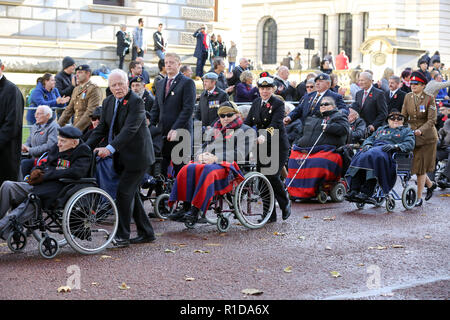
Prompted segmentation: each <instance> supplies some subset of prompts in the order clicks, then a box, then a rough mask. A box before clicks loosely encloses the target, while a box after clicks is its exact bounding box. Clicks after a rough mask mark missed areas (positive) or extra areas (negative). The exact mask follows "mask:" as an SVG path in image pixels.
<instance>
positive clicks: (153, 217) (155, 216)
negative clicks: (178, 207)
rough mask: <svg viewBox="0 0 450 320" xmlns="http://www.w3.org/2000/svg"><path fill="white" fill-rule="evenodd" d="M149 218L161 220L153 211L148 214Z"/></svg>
mask: <svg viewBox="0 0 450 320" xmlns="http://www.w3.org/2000/svg"><path fill="white" fill-rule="evenodd" d="M148 217H149V218H150V219H155V218H159V217H158V216H157V215H156V213H154V212H153V211H151V212H149V213H148Z"/></svg>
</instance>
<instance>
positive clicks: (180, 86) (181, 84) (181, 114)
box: [150, 73, 196, 137]
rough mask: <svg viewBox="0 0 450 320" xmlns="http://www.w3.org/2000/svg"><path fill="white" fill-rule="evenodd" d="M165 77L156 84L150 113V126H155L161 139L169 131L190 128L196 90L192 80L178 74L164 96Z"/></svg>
mask: <svg viewBox="0 0 450 320" xmlns="http://www.w3.org/2000/svg"><path fill="white" fill-rule="evenodd" d="M166 83H167V77H166V78H164V79H163V80H160V81H159V82H158V83H157V84H156V96H155V102H154V104H153V108H152V110H151V112H150V117H151V124H152V125H155V126H156V125H157V126H158V127H159V128H160V129H161V132H162V135H163V137H165V136H167V134H168V133H169V131H170V130H176V129H187V130H191V128H192V114H193V112H194V106H195V100H196V88H195V83H194V81H193V80H192V79H189V78H187V77H186V76H184V75H183V74H181V73H179V74H178V75H177V76H176V77H175V79H174V81H173V82H172V86H171V87H170V90H169V93H168V95H167V97H166V96H165V91H166Z"/></svg>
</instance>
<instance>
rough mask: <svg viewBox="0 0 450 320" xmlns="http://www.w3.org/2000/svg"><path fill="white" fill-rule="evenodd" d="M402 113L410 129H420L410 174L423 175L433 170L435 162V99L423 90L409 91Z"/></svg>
mask: <svg viewBox="0 0 450 320" xmlns="http://www.w3.org/2000/svg"><path fill="white" fill-rule="evenodd" d="M402 114H403V115H404V116H405V117H406V120H407V121H408V124H409V125H410V126H411V129H412V130H420V131H421V132H422V135H421V136H415V137H416V146H415V148H414V161H413V168H412V174H417V175H423V174H426V173H427V172H433V171H434V169H435V164H436V148H437V145H436V143H437V140H438V135H437V131H436V127H435V124H436V119H437V110H436V101H435V99H434V97H433V96H430V95H428V94H426V93H424V92H422V93H421V94H420V95H418V96H416V95H414V93H412V92H410V93H408V94H407V95H406V96H405V100H404V102H403V108H402Z"/></svg>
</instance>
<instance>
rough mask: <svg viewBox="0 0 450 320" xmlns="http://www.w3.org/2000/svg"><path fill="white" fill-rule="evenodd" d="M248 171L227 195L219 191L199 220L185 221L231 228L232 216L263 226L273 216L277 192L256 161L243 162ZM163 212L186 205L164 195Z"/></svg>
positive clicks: (189, 225)
mask: <svg viewBox="0 0 450 320" xmlns="http://www.w3.org/2000/svg"><path fill="white" fill-rule="evenodd" d="M239 168H240V169H241V171H242V172H243V173H245V175H244V180H243V181H242V182H241V183H239V184H238V185H235V186H233V189H232V191H231V192H229V193H227V194H224V195H215V196H214V197H213V199H212V201H211V203H210V205H209V207H208V209H207V210H206V212H201V215H200V218H199V220H198V221H197V223H195V224H192V223H191V222H185V226H186V228H188V229H193V228H195V225H196V224H211V225H216V226H217V229H218V231H219V232H227V231H228V230H229V229H230V227H231V225H232V219H237V220H238V221H239V222H240V223H241V224H242V225H243V226H244V227H246V228H248V229H259V228H262V227H263V226H264V225H265V224H266V223H267V221H268V220H269V218H270V215H271V213H272V210H273V208H274V205H275V195H274V192H273V188H272V185H271V184H270V182H269V180H268V179H267V178H266V177H265V176H264V175H263V174H261V173H260V172H257V171H256V165H255V164H253V163H250V162H246V163H243V164H239ZM163 196H164V197H163V202H161V203H160V205H161V207H162V208H163V210H162V211H160V212H163V214H162V216H163V217H164V218H165V219H167V216H168V215H169V214H171V213H172V212H174V211H175V210H180V208H181V207H182V205H181V204H180V203H178V202H177V203H176V204H174V205H173V207H172V208H170V207H169V205H168V202H169V198H170V194H164V195H163Z"/></svg>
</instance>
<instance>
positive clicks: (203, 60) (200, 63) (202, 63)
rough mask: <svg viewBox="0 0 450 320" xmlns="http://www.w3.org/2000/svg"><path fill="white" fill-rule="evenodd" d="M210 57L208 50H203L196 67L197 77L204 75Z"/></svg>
mask: <svg viewBox="0 0 450 320" xmlns="http://www.w3.org/2000/svg"><path fill="white" fill-rule="evenodd" d="M207 59H208V52H203V55H202V58H197V65H196V67H195V75H196V76H197V77H200V78H201V77H203V69H204V67H205V64H206V60H207Z"/></svg>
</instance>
